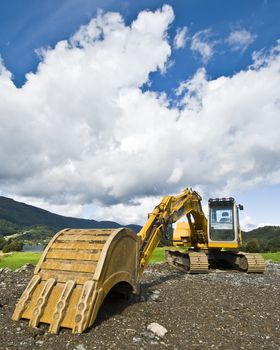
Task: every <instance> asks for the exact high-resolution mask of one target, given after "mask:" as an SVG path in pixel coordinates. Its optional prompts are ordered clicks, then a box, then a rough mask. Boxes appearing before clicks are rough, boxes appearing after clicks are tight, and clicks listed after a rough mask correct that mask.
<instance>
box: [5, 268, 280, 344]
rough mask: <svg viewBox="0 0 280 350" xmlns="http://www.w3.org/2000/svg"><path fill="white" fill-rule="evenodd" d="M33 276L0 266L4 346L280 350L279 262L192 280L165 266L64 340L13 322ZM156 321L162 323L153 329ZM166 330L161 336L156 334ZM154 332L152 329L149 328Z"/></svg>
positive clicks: (29, 271)
mask: <svg viewBox="0 0 280 350" xmlns="http://www.w3.org/2000/svg"><path fill="white" fill-rule="evenodd" d="M32 274H33V269H32V268H30V266H27V267H25V268H22V269H20V270H18V271H17V272H12V271H10V270H7V269H0V349H1V350H3V349H9V350H12V349H13V350H15V349H22V350H24V349H29V350H30V349H42V350H44V349H48V350H49V349H55V350H56V349H57V350H64V349H65V350H90V349H106V350H107V349H199V350H200V349H202V350H203V349H230V350H234V349H246V350H247V349H279V348H280V340H279V331H280V329H279V328H280V322H279V320H280V313H279V297H280V295H279V290H280V264H272V263H269V264H267V270H266V272H265V273H264V274H263V275H255V274H251V275H247V274H243V273H225V272H212V273H209V274H208V275H186V274H184V273H181V272H177V271H176V270H174V269H173V268H170V267H168V266H166V265H165V264H154V265H151V266H150V267H149V268H148V269H147V270H146V271H145V273H144V278H143V283H142V291H141V295H140V296H139V297H136V298H132V299H131V300H129V301H127V300H124V299H119V298H118V299H116V298H114V297H112V296H111V297H108V298H107V299H106V301H105V303H104V304H103V306H102V308H101V311H100V312H99V315H98V319H97V322H96V323H95V324H94V326H93V327H92V328H91V329H89V330H88V331H87V332H86V333H83V334H81V335H72V334H71V332H70V331H69V330H67V329H65V330H62V331H61V332H60V334H59V335H52V334H49V333H48V332H47V329H48V327H47V326H45V325H40V327H39V328H38V329H33V328H30V327H29V326H28V322H27V321H24V320H22V321H19V322H14V321H12V320H11V315H12V312H13V310H14V307H15V303H16V301H17V300H18V298H19V297H20V295H21V293H22V291H23V290H24V288H25V286H26V284H27V283H28V282H29V280H30V278H31V276H32ZM152 323H157V324H158V325H159V326H157V325H156V326H154V325H153V327H152V326H150V327H148V326H149V325H150V324H152ZM160 326H162V327H164V328H165V329H166V330H167V333H166V332H163V333H165V334H164V335H163V336H160V335H159V334H160V333H158V335H157V333H156V331H155V332H153V331H151V329H153V328H154V329H159V330H160V329H162V328H161V327H160ZM148 329H149V330H148Z"/></svg>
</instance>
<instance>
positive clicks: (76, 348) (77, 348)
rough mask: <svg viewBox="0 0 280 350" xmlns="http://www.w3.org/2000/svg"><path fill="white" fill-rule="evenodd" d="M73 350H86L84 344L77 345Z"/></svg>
mask: <svg viewBox="0 0 280 350" xmlns="http://www.w3.org/2000/svg"><path fill="white" fill-rule="evenodd" d="M75 350H86V348H85V347H84V344H79V345H77V346H76V347H75Z"/></svg>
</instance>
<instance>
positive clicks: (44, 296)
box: [29, 278, 56, 327]
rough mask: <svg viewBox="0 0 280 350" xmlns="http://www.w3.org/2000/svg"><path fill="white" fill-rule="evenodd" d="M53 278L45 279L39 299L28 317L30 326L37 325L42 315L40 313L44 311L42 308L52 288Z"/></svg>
mask: <svg viewBox="0 0 280 350" xmlns="http://www.w3.org/2000/svg"><path fill="white" fill-rule="evenodd" d="M55 282H56V281H55V279H54V278H50V279H48V280H47V281H46V283H45V285H44V287H43V289H42V291H41V294H40V296H39V299H38V300H37V303H36V306H35V309H34V311H33V314H32V318H31V319H30V322H29V324H30V326H32V327H37V326H38V324H39V322H40V317H41V316H42V313H43V311H44V308H45V306H46V303H47V301H48V296H49V294H50V292H51V290H52V287H53V286H54V284H55Z"/></svg>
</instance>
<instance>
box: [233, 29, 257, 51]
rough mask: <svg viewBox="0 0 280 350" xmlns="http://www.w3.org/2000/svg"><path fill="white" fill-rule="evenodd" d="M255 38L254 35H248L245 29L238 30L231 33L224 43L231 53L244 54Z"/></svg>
mask: <svg viewBox="0 0 280 350" xmlns="http://www.w3.org/2000/svg"><path fill="white" fill-rule="evenodd" d="M256 37H257V36H256V35H255V34H252V33H250V32H249V31H248V30H246V29H239V30H234V31H232V32H231V33H230V34H229V37H228V38H227V39H226V42H227V43H228V44H229V46H230V47H231V49H232V51H241V52H244V51H246V49H247V48H248V46H249V45H251V44H252V43H253V42H254V41H255V39H256Z"/></svg>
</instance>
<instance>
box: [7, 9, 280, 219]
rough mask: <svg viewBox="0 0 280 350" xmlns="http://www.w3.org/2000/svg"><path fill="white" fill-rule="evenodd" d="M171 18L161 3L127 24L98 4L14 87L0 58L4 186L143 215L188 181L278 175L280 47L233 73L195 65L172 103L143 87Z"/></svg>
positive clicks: (241, 185)
mask: <svg viewBox="0 0 280 350" xmlns="http://www.w3.org/2000/svg"><path fill="white" fill-rule="evenodd" d="M173 17H174V15H173V11H172V8H171V7H169V6H164V7H163V8H162V9H160V10H158V11H155V12H150V11H143V12H141V13H140V14H139V16H138V17H137V19H136V20H135V21H134V22H132V24H131V25H130V26H127V25H125V23H124V21H123V19H122V17H121V16H120V15H119V14H117V13H107V14H102V13H100V14H99V15H98V16H97V17H96V18H94V19H92V20H91V21H90V23H89V24H88V25H86V26H83V27H81V28H80V30H79V31H78V32H77V33H76V34H74V35H73V37H72V38H70V39H69V40H68V41H61V42H59V43H57V45H56V46H55V47H54V48H53V49H45V50H41V55H42V61H41V63H40V64H39V66H38V70H37V72H36V73H30V74H28V75H27V82H26V83H25V85H24V86H23V87H22V88H17V87H15V86H14V84H13V82H12V77H11V74H10V72H9V71H8V70H7V69H6V68H5V67H4V65H3V64H1V65H0V96H1V98H0V122H1V123H0V140H1V148H0V162H1V168H0V184H1V190H2V192H3V193H5V194H7V195H9V194H10V195H11V196H13V197H14V196H17V197H16V198H18V199H24V200H26V201H27V202H31V203H32V201H33V203H34V204H38V203H39V204H40V203H43V206H44V207H45V208H48V209H53V208H54V209H57V210H56V211H58V212H60V213H63V214H72V215H73V214H76V213H87V215H86V216H88V217H91V218H94V219H100V220H101V219H112V220H116V221H119V222H122V223H143V221H144V220H145V218H146V215H147V212H149V211H150V210H152V208H153V206H154V205H156V204H157V202H158V200H159V199H160V198H161V196H162V195H165V194H168V193H177V192H178V191H180V190H181V189H182V188H185V187H186V186H192V187H193V188H195V189H197V190H199V191H201V192H202V194H203V195H205V198H206V197H208V196H210V195H211V196H212V195H213V196H217V195H218V196H221V195H222V196H228V195H232V194H233V193H234V191H236V190H240V191H241V190H242V189H245V188H246V189H248V188H253V187H256V186H259V185H267V184H272V183H280V160H279V154H280V143H279V129H280V119H279V115H280V114H279V109H280V103H279V100H280V96H279V84H280V74H279V67H280V49H279V48H280V45H277V46H276V47H275V48H274V49H273V51H271V52H270V53H267V54H264V53H263V54H262V55H261V56H260V55H259V56H258V61H257V62H256V64H255V65H254V64H252V65H251V66H250V67H248V69H246V70H244V71H241V72H238V73H236V74H235V75H233V76H232V77H219V78H217V79H214V80H211V79H209V77H207V72H206V71H205V69H200V70H198V72H197V73H196V74H195V75H194V76H193V78H191V79H189V80H185V81H182V83H181V84H180V86H179V87H178V90H177V94H178V96H177V98H179V99H180V103H179V106H178V107H170V106H174V104H171V103H170V101H169V100H168V98H167V96H166V95H165V94H164V93H157V92H154V91H150V90H146V91H143V90H141V87H142V85H143V84H144V83H147V82H148V81H149V74H150V73H151V72H154V71H160V70H163V69H164V67H166V65H168V62H169V58H170V55H171V47H170V43H169V42H168V35H167V30H168V27H169V25H170V24H171V22H172V20H173ZM256 57H257V55H256ZM260 82H261V84H260ZM28 198H29V199H31V200H28ZM36 201H37V202H36ZM83 216H85V214H83Z"/></svg>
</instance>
